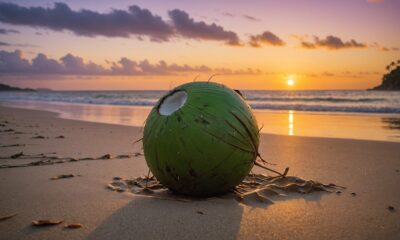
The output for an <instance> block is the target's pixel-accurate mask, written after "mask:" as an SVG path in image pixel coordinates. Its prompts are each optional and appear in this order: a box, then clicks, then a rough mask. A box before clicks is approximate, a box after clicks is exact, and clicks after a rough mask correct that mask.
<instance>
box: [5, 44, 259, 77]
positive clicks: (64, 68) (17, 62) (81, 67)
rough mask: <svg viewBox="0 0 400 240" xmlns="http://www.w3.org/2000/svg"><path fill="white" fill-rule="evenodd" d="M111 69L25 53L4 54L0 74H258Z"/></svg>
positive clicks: (143, 66) (169, 67)
mask: <svg viewBox="0 0 400 240" xmlns="http://www.w3.org/2000/svg"><path fill="white" fill-rule="evenodd" d="M109 64H110V65H111V67H110V68H105V67H103V66H102V65H99V64H96V63H93V62H91V61H84V60H83V59H82V58H81V57H79V56H74V55H72V54H67V55H65V56H63V57H61V58H60V59H58V60H56V59H52V58H49V57H47V56H46V55H45V54H42V53H39V54H38V55H37V56H36V57H35V58H33V59H32V60H31V61H29V60H28V59H26V58H24V57H23V54H22V51H20V50H16V51H14V52H7V51H0V75H1V76H4V75H8V76H26V75H37V74H40V75H63V76H64V75H77V76H90V75H98V76H143V75H174V74H175V75H176V74H181V73H218V74H223V75H256V74H261V73H262V72H261V71H260V70H258V69H251V68H248V69H244V70H233V69H229V68H211V67H208V66H205V65H199V66H189V65H186V64H183V65H179V64H174V63H173V64H168V63H166V62H165V61H159V62H158V63H150V62H149V61H148V60H146V59H145V60H142V61H134V60H131V59H128V58H126V57H123V58H121V59H120V60H119V61H118V62H109Z"/></svg>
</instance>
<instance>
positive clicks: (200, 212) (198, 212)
mask: <svg viewBox="0 0 400 240" xmlns="http://www.w3.org/2000/svg"><path fill="white" fill-rule="evenodd" d="M196 213H197V214H201V215H204V212H202V211H196Z"/></svg>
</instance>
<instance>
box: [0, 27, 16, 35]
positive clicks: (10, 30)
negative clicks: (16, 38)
mask: <svg viewBox="0 0 400 240" xmlns="http://www.w3.org/2000/svg"><path fill="white" fill-rule="evenodd" d="M10 33H15V34H18V33H20V32H19V31H17V30H14V29H4V28H0V34H4V35H7V34H10Z"/></svg>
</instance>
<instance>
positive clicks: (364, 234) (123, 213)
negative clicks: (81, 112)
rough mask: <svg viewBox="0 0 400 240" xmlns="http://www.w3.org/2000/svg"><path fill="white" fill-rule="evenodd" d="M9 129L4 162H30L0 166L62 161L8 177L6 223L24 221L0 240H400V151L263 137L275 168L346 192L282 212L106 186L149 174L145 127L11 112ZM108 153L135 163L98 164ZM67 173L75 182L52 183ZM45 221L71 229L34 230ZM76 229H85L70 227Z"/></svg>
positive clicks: (287, 203) (3, 130)
mask: <svg viewBox="0 0 400 240" xmlns="http://www.w3.org/2000/svg"><path fill="white" fill-rule="evenodd" d="M0 124H2V125H0V158H1V157H8V156H12V155H14V154H18V153H20V152H21V151H22V152H23V154H24V155H27V156H28V157H23V158H15V159H0V165H15V164H27V163H30V162H34V161H37V160H38V159H36V158H35V157H34V156H38V154H45V155H46V156H50V157H51V156H55V157H57V158H55V159H54V162H57V161H59V162H60V163H54V164H51V165H42V166H27V167H20V168H2V169H0V193H1V197H0V216H6V215H10V214H14V213H17V215H16V216H13V217H11V218H9V219H6V220H3V221H0V233H1V234H0V239H399V238H400V192H399V182H400V143H395V142H383V141H361V140H348V139H346V140H345V139H328V138H311V137H293V136H279V135H272V134H264V135H262V137H261V146H260V152H261V154H262V155H263V156H264V158H265V159H266V160H267V161H270V162H274V163H276V164H277V166H275V168H276V169H278V170H283V169H284V168H285V167H287V166H289V167H290V172H289V174H290V175H294V176H298V177H301V178H303V179H313V180H316V181H321V182H324V183H331V182H333V183H335V184H338V185H343V186H346V187H347V189H346V190H342V191H341V193H340V194H336V193H323V192H317V193H312V194H307V195H302V194H290V195H289V196H288V197H286V198H282V199H276V200H275V203H274V204H264V203H260V202H257V201H254V202H248V203H246V204H245V203H240V202H238V201H236V200H234V199H232V198H221V197H219V198H212V199H208V200H198V201H190V202H182V201H174V200H160V199H154V198H151V197H147V196H138V195H133V194H131V193H118V192H115V191H110V190H109V189H107V188H106V186H107V184H109V183H110V182H111V181H112V180H113V178H114V177H121V178H133V177H138V176H144V175H145V174H147V170H148V169H147V166H146V163H145V160H144V158H143V156H142V155H139V154H136V153H140V152H141V145H140V143H139V144H134V142H135V141H136V140H138V139H140V138H141V129H140V128H138V127H129V126H120V125H113V124H102V123H90V122H83V121H77V120H66V119H60V118H57V114H55V113H50V112H43V111H36V110H23V109H12V108H5V107H0ZM9 129H12V131H9ZM38 136H42V137H40V138H38ZM60 136H63V138H60ZM15 145H17V146H15ZM54 152H55V153H54ZM106 154H110V156H118V155H127V156H128V157H126V158H121V159H116V158H111V159H107V158H106V159H100V160H91V159H96V158H99V157H102V156H104V155H106ZM29 156H31V157H29ZM72 158H73V159H76V160H78V161H70V159H72ZM63 159H64V160H63ZM79 159H87V160H79ZM255 172H258V173H263V170H261V169H255ZM62 174H64V175H69V174H73V177H68V178H61V179H57V180H51V178H53V177H57V176H59V175H62ZM352 193H355V194H352ZM389 206H391V207H393V208H394V210H390V209H388V207H389ZM38 219H63V220H64V223H62V224H60V225H57V226H49V227H43V228H37V227H33V226H31V222H32V221H33V220H38ZM71 223H80V224H82V225H83V228H78V229H64V228H63V225H64V224H71Z"/></svg>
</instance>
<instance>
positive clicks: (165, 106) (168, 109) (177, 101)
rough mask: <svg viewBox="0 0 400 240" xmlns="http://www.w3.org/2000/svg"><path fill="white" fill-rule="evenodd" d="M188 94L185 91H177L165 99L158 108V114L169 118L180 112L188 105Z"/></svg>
mask: <svg viewBox="0 0 400 240" xmlns="http://www.w3.org/2000/svg"><path fill="white" fill-rule="evenodd" d="M187 96H188V95H187V93H186V92H185V91H177V92H174V93H172V94H171V95H169V96H167V97H166V98H164V100H163V101H162V102H161V104H160V106H159V107H158V112H159V113H160V114H161V115H163V116H169V115H171V114H172V113H174V112H176V111H178V110H179V109H180V108H181V107H183V105H185V103H186V99H187Z"/></svg>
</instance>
